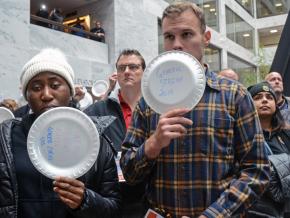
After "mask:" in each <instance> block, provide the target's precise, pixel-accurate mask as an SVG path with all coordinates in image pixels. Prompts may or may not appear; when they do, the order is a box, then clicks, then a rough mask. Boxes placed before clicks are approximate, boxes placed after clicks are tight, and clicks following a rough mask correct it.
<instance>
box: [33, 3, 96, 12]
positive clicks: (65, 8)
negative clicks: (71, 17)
mask: <svg viewBox="0 0 290 218" xmlns="http://www.w3.org/2000/svg"><path fill="white" fill-rule="evenodd" d="M97 1H98V0H31V1H30V3H31V5H30V8H31V14H35V13H36V12H37V11H38V10H39V8H40V6H41V5H42V4H45V5H46V7H47V9H48V11H50V10H52V9H53V8H60V9H61V10H62V11H63V12H72V11H73V10H74V9H76V8H79V7H82V6H84V5H87V4H90V3H93V2H97Z"/></svg>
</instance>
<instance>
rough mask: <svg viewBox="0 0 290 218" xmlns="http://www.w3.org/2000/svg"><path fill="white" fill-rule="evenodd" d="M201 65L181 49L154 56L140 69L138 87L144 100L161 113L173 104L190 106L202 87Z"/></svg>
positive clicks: (202, 69) (192, 105) (203, 76)
mask: <svg viewBox="0 0 290 218" xmlns="http://www.w3.org/2000/svg"><path fill="white" fill-rule="evenodd" d="M205 82H206V78H205V73H204V68H203V67H202V65H201V64H200V63H199V61H198V60H196V59H195V58H194V57H193V56H191V55H189V54H187V53H184V52H181V51H169V52H165V53H163V54H161V55H159V56H157V57H156V58H154V59H153V60H152V61H151V62H150V63H149V64H148V66H147V68H146V69H145V71H144V73H143V77H142V84H141V90H142V95H143V97H144V99H145V101H146V102H147V104H148V105H149V106H150V107H151V108H152V109H153V110H154V111H155V112H157V113H159V114H163V113H165V112H167V111H169V110H171V109H174V108H194V107H195V106H196V105H197V103H198V102H199V101H200V99H201V97H202V95H203V93H204V89H205Z"/></svg>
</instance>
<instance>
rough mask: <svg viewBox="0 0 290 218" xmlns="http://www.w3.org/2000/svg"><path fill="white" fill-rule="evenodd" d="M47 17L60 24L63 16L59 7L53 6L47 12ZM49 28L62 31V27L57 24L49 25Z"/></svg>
mask: <svg viewBox="0 0 290 218" xmlns="http://www.w3.org/2000/svg"><path fill="white" fill-rule="evenodd" d="M49 19H50V20H52V21H55V22H58V23H59V24H62V22H63V16H62V14H61V10H60V9H59V8H54V9H53V10H52V11H51V12H50V14H49ZM50 28H52V29H54V30H59V31H63V28H62V27H61V26H57V25H50Z"/></svg>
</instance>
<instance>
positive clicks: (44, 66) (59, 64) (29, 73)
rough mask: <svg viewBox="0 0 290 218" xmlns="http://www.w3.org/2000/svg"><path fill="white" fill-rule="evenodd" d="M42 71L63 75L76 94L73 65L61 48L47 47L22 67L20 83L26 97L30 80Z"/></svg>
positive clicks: (72, 92)
mask: <svg viewBox="0 0 290 218" xmlns="http://www.w3.org/2000/svg"><path fill="white" fill-rule="evenodd" d="M42 72H52V73H55V74H57V75H59V76H61V77H62V78H63V79H65V80H66V82H67V83H68V85H69V87H70V90H71V94H72V95H73V96H74V94H75V89H74V71H73V69H72V67H71V66H70V65H69V63H68V62H67V60H66V57H65V55H64V54H63V53H62V52H61V51H60V50H59V49H56V48H46V49H43V50H41V51H40V52H39V53H38V54H37V55H35V56H34V57H33V58H31V59H30V60H29V61H28V62H27V63H26V64H25V65H24V67H23V68H22V73H21V77H20V83H21V86H22V94H23V96H24V97H25V99H26V89H27V85H28V83H29V81H30V80H31V79H32V78H33V77H35V76H36V75H38V74H40V73H42ZM26 100H27V99H26Z"/></svg>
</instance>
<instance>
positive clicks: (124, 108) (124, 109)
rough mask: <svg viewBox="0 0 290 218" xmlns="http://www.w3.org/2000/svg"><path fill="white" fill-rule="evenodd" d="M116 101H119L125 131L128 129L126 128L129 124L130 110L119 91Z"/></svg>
mask: <svg viewBox="0 0 290 218" xmlns="http://www.w3.org/2000/svg"><path fill="white" fill-rule="evenodd" d="M118 99H119V101H120V106H121V109H122V113H123V117H124V120H125V124H126V129H128V127H129V125H130V123H131V118H132V110H131V108H130V106H129V105H128V104H127V103H126V102H125V101H124V99H123V97H122V95H121V92H120V91H119V93H118Z"/></svg>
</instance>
